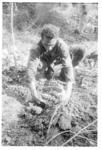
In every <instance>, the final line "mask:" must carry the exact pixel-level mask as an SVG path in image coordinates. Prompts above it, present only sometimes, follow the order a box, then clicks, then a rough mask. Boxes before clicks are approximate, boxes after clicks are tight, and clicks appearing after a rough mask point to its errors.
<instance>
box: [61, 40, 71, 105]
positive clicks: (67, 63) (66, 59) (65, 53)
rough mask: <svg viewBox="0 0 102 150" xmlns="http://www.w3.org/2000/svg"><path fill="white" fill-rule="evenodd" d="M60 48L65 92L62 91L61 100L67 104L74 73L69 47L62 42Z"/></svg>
mask: <svg viewBox="0 0 102 150" xmlns="http://www.w3.org/2000/svg"><path fill="white" fill-rule="evenodd" d="M60 48H61V55H62V59H63V63H62V65H63V70H64V75H65V78H66V81H65V82H66V86H65V91H63V93H62V95H63V100H64V101H65V103H66V104H67V103H68V101H69V99H70V96H71V92H72V84H73V82H74V71H73V66H72V60H71V57H70V54H69V47H68V46H67V44H66V43H64V42H62V43H61V45H60Z"/></svg>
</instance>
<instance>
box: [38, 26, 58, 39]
mask: <svg viewBox="0 0 102 150" xmlns="http://www.w3.org/2000/svg"><path fill="white" fill-rule="evenodd" d="M43 36H46V37H49V38H55V37H58V36H59V28H58V27H57V26H55V25H52V24H46V25H44V26H43V28H42V31H41V37H43Z"/></svg>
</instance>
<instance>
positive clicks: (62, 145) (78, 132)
mask: <svg viewBox="0 0 102 150" xmlns="http://www.w3.org/2000/svg"><path fill="white" fill-rule="evenodd" d="M96 121H97V119H96V120H94V121H93V122H92V123H90V124H88V125H87V126H85V127H84V128H82V129H81V130H80V131H78V132H77V133H76V134H75V135H74V136H73V137H72V138H70V139H69V140H67V141H66V142H65V143H63V144H62V146H64V145H66V144H67V143H69V142H70V141H71V140H73V139H74V138H75V137H76V136H78V135H79V134H80V133H81V132H82V131H83V130H85V129H87V128H88V127H89V126H91V125H92V124H94V123H95V122H96Z"/></svg>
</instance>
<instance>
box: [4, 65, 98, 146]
mask: <svg viewBox="0 0 102 150" xmlns="http://www.w3.org/2000/svg"><path fill="white" fill-rule="evenodd" d="M75 74H76V83H75V84H74V85H73V91H72V96H71V99H70V101H69V103H68V105H67V106H66V108H65V107H64V109H63V107H59V106H58V103H59V98H60V97H58V95H57V94H55V93H56V92H57V93H58V92H60V89H58V85H57V84H56V82H55V81H51V82H48V81H46V82H45V83H44V84H43V81H40V82H39V84H38V90H39V91H40V92H42V93H43V96H44V97H45V100H46V101H47V104H46V105H44V104H43V103H42V104H40V105H36V104H35V103H33V104H31V107H32V109H29V107H28V105H29V103H28V101H30V100H32V96H31V93H30V91H29V89H28V86H27V84H28V81H27V77H26V69H25V68H20V69H17V68H16V69H15V68H10V69H9V70H5V71H3V78H2V79H3V96H2V101H3V103H2V104H3V113H2V145H10V146H44V145H49V146H61V145H65V146H97V70H96V68H92V69H91V70H90V69H88V68H85V67H79V68H78V69H76V70H75ZM42 85H43V87H45V88H43V90H42V88H41V87H42ZM65 111H66V112H67V116H65V117H64V114H66V113H64V112H65ZM66 126H67V128H68V127H69V128H68V129H67V130H66ZM64 129H65V130H64Z"/></svg>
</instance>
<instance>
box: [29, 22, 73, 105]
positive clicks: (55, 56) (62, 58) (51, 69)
mask: <svg viewBox="0 0 102 150" xmlns="http://www.w3.org/2000/svg"><path fill="white" fill-rule="evenodd" d="M58 36H59V29H58V28H57V27H56V26H54V25H51V24H48V25H44V27H43V29H42V31H41V40H40V41H39V43H38V44H37V45H36V46H34V47H33V48H32V49H31V52H30V57H29V61H28V76H29V81H30V89H31V92H32V95H33V98H34V99H35V100H36V101H38V102H39V101H42V100H41V97H40V96H39V94H38V91H37V90H36V78H37V72H42V73H43V77H44V78H46V79H47V80H50V79H52V78H54V79H56V80H60V81H63V82H65V83H66V86H65V87H64V90H63V91H62V100H63V104H67V103H68V100H69V98H70V95H71V91H72V84H73V81H74V75H73V66H72V60H71V58H70V54H69V47H68V45H67V44H66V43H65V42H64V41H63V40H62V39H60V38H59V37H58Z"/></svg>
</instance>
